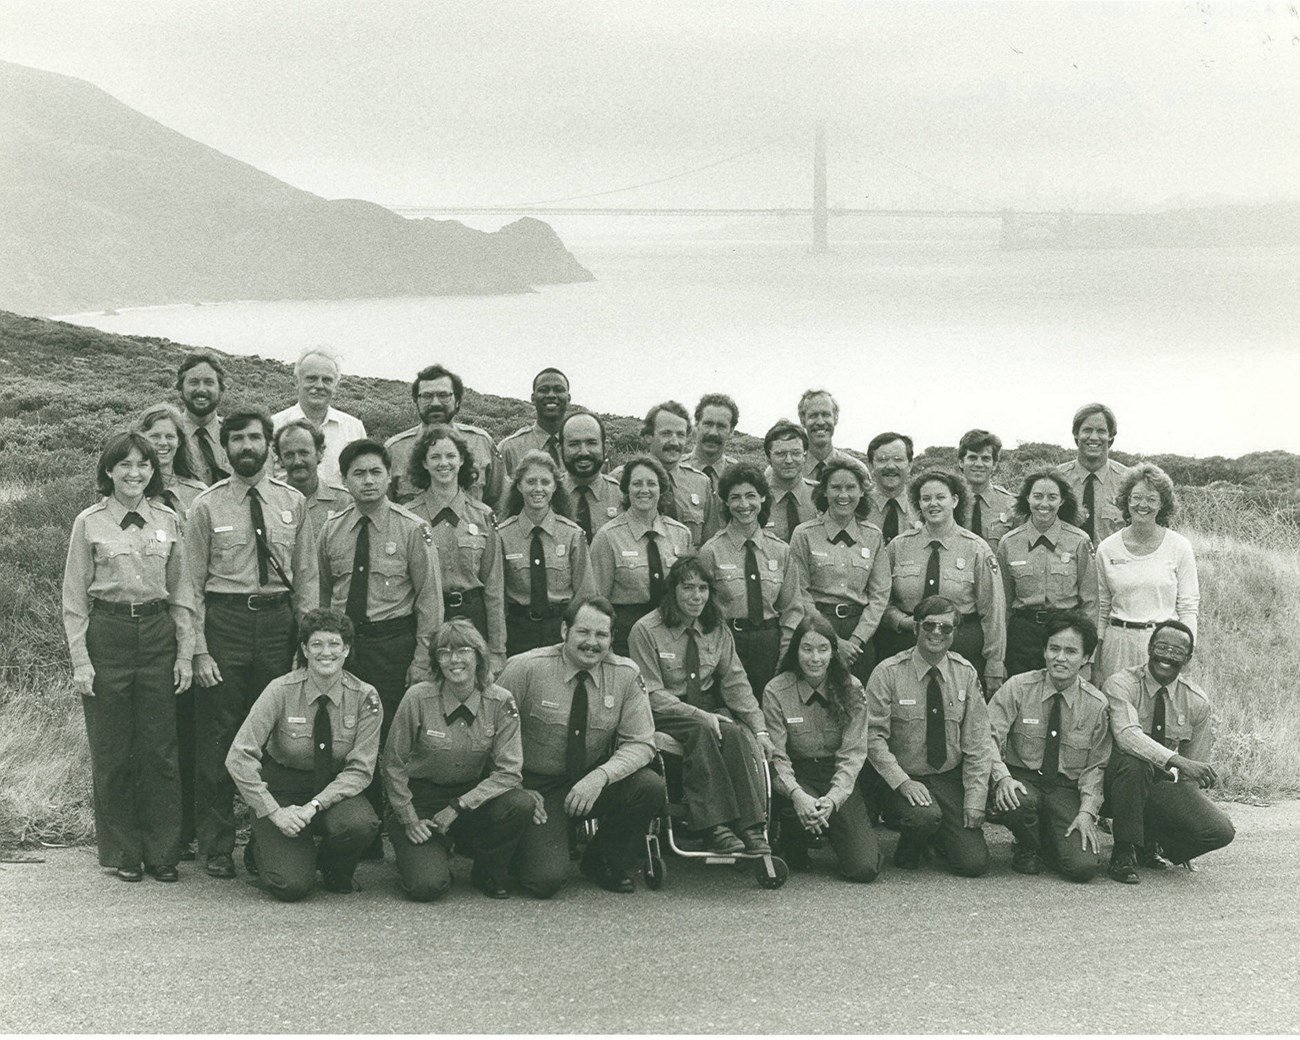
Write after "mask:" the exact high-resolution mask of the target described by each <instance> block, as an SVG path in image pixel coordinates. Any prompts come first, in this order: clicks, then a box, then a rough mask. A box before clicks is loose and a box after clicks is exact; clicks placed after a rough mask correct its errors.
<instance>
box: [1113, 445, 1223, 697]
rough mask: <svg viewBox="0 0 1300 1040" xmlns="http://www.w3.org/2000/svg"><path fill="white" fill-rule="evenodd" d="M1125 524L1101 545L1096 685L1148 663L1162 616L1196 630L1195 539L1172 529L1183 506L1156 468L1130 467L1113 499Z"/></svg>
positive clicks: (1198, 591) (1145, 464)
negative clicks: (1149, 647) (1153, 633)
mask: <svg viewBox="0 0 1300 1040" xmlns="http://www.w3.org/2000/svg"><path fill="white" fill-rule="evenodd" d="M1115 499H1116V504H1117V505H1118V506H1119V508H1120V511H1121V512H1122V513H1123V514H1124V519H1125V520H1127V521H1128V526H1127V527H1125V528H1122V529H1121V530H1119V531H1116V532H1115V533H1114V534H1113V535H1111V536H1110V537H1109V538H1107V539H1105V540H1104V541H1103V542H1102V543H1101V545H1099V546H1097V591H1098V600H1099V605H1100V608H1101V609H1100V614H1101V617H1100V621H1101V624H1100V630H1101V637H1102V642H1101V645H1100V646H1099V647H1098V648H1097V660H1096V662H1095V664H1094V667H1093V679H1092V681H1093V683H1094V684H1095V685H1097V686H1100V685H1101V684H1102V683H1103V682H1105V680H1106V679H1108V678H1110V677H1111V676H1112V675H1114V674H1115V673H1116V672H1118V671H1120V670H1122V669H1124V668H1129V667H1132V666H1133V665H1140V664H1145V663H1146V659H1147V643H1148V642H1149V641H1150V636H1151V629H1152V628H1153V627H1154V625H1155V623H1156V622H1157V621H1166V620H1169V619H1171V618H1177V619H1178V620H1179V621H1181V622H1183V623H1184V624H1185V625H1187V626H1188V627H1189V628H1191V630H1192V631H1193V632H1195V631H1196V615H1197V612H1198V611H1199V609H1200V605H1201V589H1200V584H1199V582H1198V581H1197V578H1196V556H1195V554H1194V553H1193V552H1192V546H1191V543H1190V542H1189V541H1188V540H1187V539H1186V538H1184V537H1183V536H1182V535H1181V534H1179V533H1178V532H1177V531H1171V530H1170V529H1169V527H1168V526H1167V525H1168V523H1169V520H1170V518H1171V517H1173V515H1174V514H1175V513H1176V512H1177V511H1178V498H1177V496H1176V495H1175V494H1174V482H1173V481H1172V480H1170V479H1169V475H1168V474H1167V473H1165V471H1164V470H1162V469H1161V468H1160V467H1159V466H1156V465H1154V464H1152V463H1150V462H1142V463H1139V464H1138V465H1136V466H1134V467H1133V468H1132V469H1131V470H1129V472H1128V474H1127V475H1126V476H1125V477H1124V479H1123V481H1121V483H1120V486H1119V491H1118V493H1117V494H1116V496H1115Z"/></svg>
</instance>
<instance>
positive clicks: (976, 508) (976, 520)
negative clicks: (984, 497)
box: [970, 495, 984, 538]
mask: <svg viewBox="0 0 1300 1040" xmlns="http://www.w3.org/2000/svg"><path fill="white" fill-rule="evenodd" d="M973 497H974V499H975V504H974V505H973V506H971V510H970V529H971V533H972V534H977V535H979V536H980V537H981V538H983V537H984V516H983V514H982V513H981V512H980V497H979V495H975V496H973Z"/></svg>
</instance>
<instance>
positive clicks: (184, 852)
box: [180, 841, 199, 863]
mask: <svg viewBox="0 0 1300 1040" xmlns="http://www.w3.org/2000/svg"><path fill="white" fill-rule="evenodd" d="M180 858H181V861H182V862H185V863H193V862H194V861H195V860H196V859H198V858H199V843H198V842H196V841H186V842H182V843H181V855H180Z"/></svg>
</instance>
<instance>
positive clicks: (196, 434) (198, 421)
mask: <svg viewBox="0 0 1300 1040" xmlns="http://www.w3.org/2000/svg"><path fill="white" fill-rule="evenodd" d="M176 389H177V391H178V392H179V393H180V395H181V405H182V406H183V411H182V413H181V436H182V437H184V438H185V446H186V447H187V448H188V449H189V460H190V468H191V469H193V470H194V478H195V479H196V480H200V481H202V482H203V483H204V484H208V485H211V484H215V483H216V482H217V481H218V480H221V479H223V478H225V477H228V476H230V460H229V459H228V458H226V449H225V448H223V447H222V446H221V444H222V441H221V417H220V416H219V415H217V405H219V404H220V403H221V395H222V394H223V393H225V390H226V370H225V368H223V367H222V364H221V359H220V358H218V357H217V356H216V355H215V354H210V353H208V352H206V351H203V352H200V353H196V354H190V355H188V356H187V357H186V358H185V359H184V360H183V361H182V362H181V364H180V368H179V369H177V371H176Z"/></svg>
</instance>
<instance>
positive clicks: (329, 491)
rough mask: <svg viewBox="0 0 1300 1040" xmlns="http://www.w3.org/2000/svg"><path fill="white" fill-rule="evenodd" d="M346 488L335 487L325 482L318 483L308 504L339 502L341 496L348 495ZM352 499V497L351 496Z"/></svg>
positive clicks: (319, 481)
mask: <svg viewBox="0 0 1300 1040" xmlns="http://www.w3.org/2000/svg"><path fill="white" fill-rule="evenodd" d="M346 494H347V491H346V489H344V488H338V487H335V486H334V485H333V484H327V483H325V481H323V480H317V481H316V490H315V491H313V492H312V493H311V497H310V498H309V499H307V501H308V502H337V501H338V499H339V496H341V495H346ZM349 497H351V496H349Z"/></svg>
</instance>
